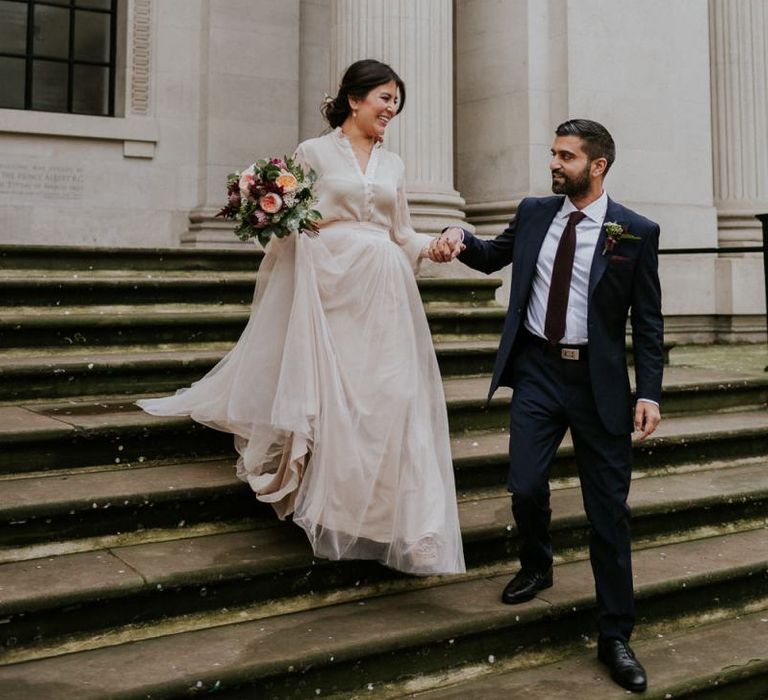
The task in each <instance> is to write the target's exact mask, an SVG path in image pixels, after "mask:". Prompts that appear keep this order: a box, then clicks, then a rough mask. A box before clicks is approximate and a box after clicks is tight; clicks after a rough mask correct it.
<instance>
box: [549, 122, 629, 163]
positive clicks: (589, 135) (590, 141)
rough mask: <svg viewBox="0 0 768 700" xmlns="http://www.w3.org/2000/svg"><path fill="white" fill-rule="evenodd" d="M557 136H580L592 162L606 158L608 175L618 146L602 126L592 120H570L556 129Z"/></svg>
mask: <svg viewBox="0 0 768 700" xmlns="http://www.w3.org/2000/svg"><path fill="white" fill-rule="evenodd" d="M555 134H556V135H557V136H578V137H579V138H580V139H581V140H582V141H583V142H584V146H583V148H584V152H585V153H586V154H587V157H588V158H589V160H590V161H593V160H595V159H596V158H605V159H606V160H607V161H608V165H606V166H605V172H606V173H607V172H608V171H609V170H610V169H611V165H613V161H614V160H616V144H615V143H614V142H613V137H612V136H611V135H610V133H608V129H606V128H605V127H604V126H603V125H602V124H599V123H598V122H593V121H592V120H591V119H569V120H568V121H567V122H563V123H562V124H560V126H558V127H557V129H555Z"/></svg>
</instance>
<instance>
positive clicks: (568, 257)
mask: <svg viewBox="0 0 768 700" xmlns="http://www.w3.org/2000/svg"><path fill="white" fill-rule="evenodd" d="M585 216H586V214H585V213H584V212H582V211H574V212H571V213H570V214H569V215H568V223H567V224H566V225H565V231H563V235H562V236H560V243H558V245H557V253H556V254H555V263H554V265H553V266H552V280H551V283H550V285H549V298H548V299H547V318H546V319H545V321H544V335H545V336H546V338H547V340H548V341H549V342H550V343H552V345H557V344H558V343H559V342H560V340H561V339H562V337H563V336H564V335H565V312H566V311H567V310H568V294H569V292H570V291H571V272H573V255H574V253H575V252H576V224H578V223H579V221H581V220H582V219H583V218H584V217H585Z"/></svg>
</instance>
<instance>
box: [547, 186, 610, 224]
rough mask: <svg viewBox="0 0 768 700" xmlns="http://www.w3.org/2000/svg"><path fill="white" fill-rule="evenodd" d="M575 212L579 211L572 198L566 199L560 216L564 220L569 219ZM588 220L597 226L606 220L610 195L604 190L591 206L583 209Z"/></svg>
mask: <svg viewBox="0 0 768 700" xmlns="http://www.w3.org/2000/svg"><path fill="white" fill-rule="evenodd" d="M574 211H578V209H577V208H576V206H575V205H574V203H573V202H572V201H571V198H570V197H566V198H565V200H563V206H562V207H560V212H559V213H558V216H559V217H560V218H562V219H565V218H567V217H568V215H569V214H571V213H572V212H574ZM582 211H583V212H584V214H585V215H586V217H587V218H588V219H591V220H592V221H594V222H595V223H596V224H602V223H603V220H604V219H605V213H606V211H608V193H607V192H606V191H605V190H603V193H602V194H601V195H600V196H599V197H598V198H597V199H596V200H595V201H594V202H592V204H590V205H589V206H587V207H585V208H584V209H582Z"/></svg>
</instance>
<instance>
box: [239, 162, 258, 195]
mask: <svg viewBox="0 0 768 700" xmlns="http://www.w3.org/2000/svg"><path fill="white" fill-rule="evenodd" d="M253 172H254V171H253V166H252V165H251V166H250V167H249V168H246V169H245V170H244V171H243V172H242V173H241V174H240V181H239V182H238V184H239V186H240V196H241V197H242V198H243V199H248V197H249V196H250V194H251V185H252V184H253V182H254V180H255V177H254V175H253Z"/></svg>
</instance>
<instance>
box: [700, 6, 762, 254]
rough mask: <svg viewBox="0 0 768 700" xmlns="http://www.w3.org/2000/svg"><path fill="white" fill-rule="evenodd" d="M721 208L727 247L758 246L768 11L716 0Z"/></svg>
mask: <svg viewBox="0 0 768 700" xmlns="http://www.w3.org/2000/svg"><path fill="white" fill-rule="evenodd" d="M709 8H710V49H711V62H710V65H711V71H712V78H711V80H712V137H713V155H714V163H715V168H714V185H715V204H716V206H717V218H718V228H719V238H720V243H721V245H729V246H733V245H755V244H756V243H758V242H759V241H760V240H762V239H761V234H760V224H759V222H758V221H757V219H755V217H754V215H755V214H759V213H766V212H768V114H766V111H767V110H766V107H767V106H768V101H767V100H766V95H768V40H766V33H768V8H766V5H765V2H764V0H736V2H733V0H710V3H709Z"/></svg>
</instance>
